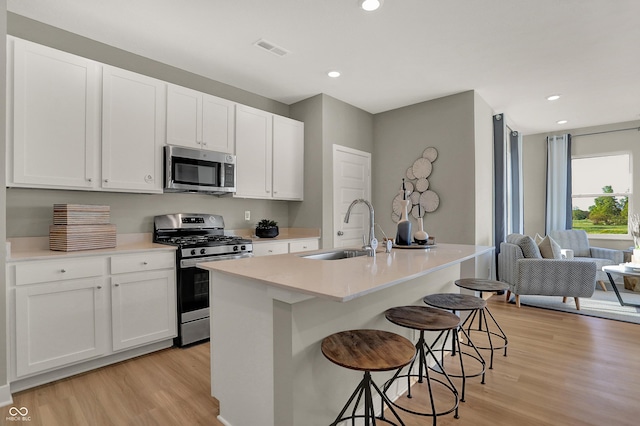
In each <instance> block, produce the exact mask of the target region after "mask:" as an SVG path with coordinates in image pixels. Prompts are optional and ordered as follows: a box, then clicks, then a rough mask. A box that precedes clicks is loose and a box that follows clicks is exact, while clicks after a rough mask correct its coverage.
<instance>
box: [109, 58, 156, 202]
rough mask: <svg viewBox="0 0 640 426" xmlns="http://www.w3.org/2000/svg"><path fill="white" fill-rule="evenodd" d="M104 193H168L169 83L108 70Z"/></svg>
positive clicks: (122, 71)
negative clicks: (165, 151) (164, 164)
mask: <svg viewBox="0 0 640 426" xmlns="http://www.w3.org/2000/svg"><path fill="white" fill-rule="evenodd" d="M102 104H103V107H102V183H101V184H102V188H104V189H107V190H112V191H127V192H148V193H161V192H162V146H163V145H164V133H163V132H164V126H165V122H164V120H165V115H164V114H165V113H164V105H165V84H164V83H163V82H162V81H160V80H156V79H153V78H150V77H147V76H143V75H140V74H136V73H133V72H130V71H126V70H122V69H119V68H114V67H110V66H106V65H105V66H104V69H103V94H102Z"/></svg>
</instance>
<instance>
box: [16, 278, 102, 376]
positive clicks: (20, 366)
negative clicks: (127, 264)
mask: <svg viewBox="0 0 640 426" xmlns="http://www.w3.org/2000/svg"><path fill="white" fill-rule="evenodd" d="M103 281H104V280H103V278H94V279H86V280H73V281H61V282H57V283H54V284H40V285H31V286H24V287H18V288H16V362H17V370H16V375H17V376H18V377H21V376H25V375H29V374H33V373H37V372H40V371H45V370H48V369H51V368H55V367H60V366H63V365H67V364H72V363H74V362H78V361H82V360H86V359H89V358H94V357H97V356H100V355H102V354H104V353H105V352H106V351H107V343H106V342H107V340H106V337H107V336H106V327H107V323H106V315H107V310H106V303H107V300H108V298H107V297H106V296H105V293H104V292H105V289H104V288H102V286H103Z"/></svg>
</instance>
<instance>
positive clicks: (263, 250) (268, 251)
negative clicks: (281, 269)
mask: <svg viewBox="0 0 640 426" xmlns="http://www.w3.org/2000/svg"><path fill="white" fill-rule="evenodd" d="M284 253H289V243H287V242H277V243H275V242H274V243H259V244H254V245H253V254H254V256H272V255H274V254H284Z"/></svg>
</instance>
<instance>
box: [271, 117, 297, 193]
mask: <svg viewBox="0 0 640 426" xmlns="http://www.w3.org/2000/svg"><path fill="white" fill-rule="evenodd" d="M303 194H304V123H302V122H300V121H296V120H291V119H289V118H286V117H281V116H278V115H275V116H274V117H273V197H274V198H278V199H281V200H302V198H303Z"/></svg>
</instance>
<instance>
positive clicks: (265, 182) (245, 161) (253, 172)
mask: <svg viewBox="0 0 640 426" xmlns="http://www.w3.org/2000/svg"><path fill="white" fill-rule="evenodd" d="M272 155H273V114H271V113H269V112H266V111H262V110H259V109H256V108H251V107H248V106H245V105H238V106H237V107H236V175H237V178H236V179H237V180H236V194H235V196H236V197H246V198H272V197H273V194H272V193H271V189H272V176H271V172H272Z"/></svg>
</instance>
